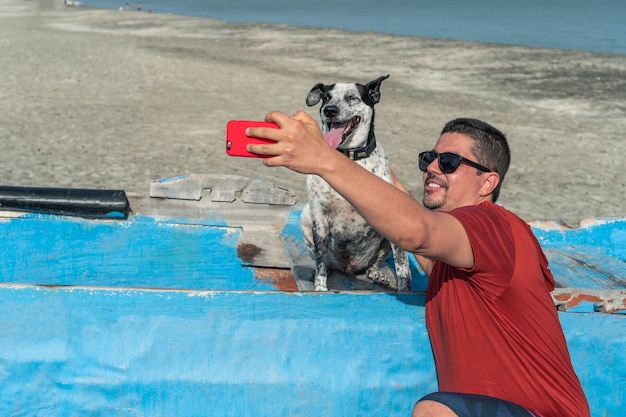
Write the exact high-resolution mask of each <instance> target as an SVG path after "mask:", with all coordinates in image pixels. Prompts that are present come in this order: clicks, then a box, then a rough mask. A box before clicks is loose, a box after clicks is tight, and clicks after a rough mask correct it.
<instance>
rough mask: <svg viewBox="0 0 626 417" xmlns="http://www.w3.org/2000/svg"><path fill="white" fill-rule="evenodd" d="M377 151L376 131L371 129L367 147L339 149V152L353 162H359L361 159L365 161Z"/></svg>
mask: <svg viewBox="0 0 626 417" xmlns="http://www.w3.org/2000/svg"><path fill="white" fill-rule="evenodd" d="M374 149H376V137H374V129H370V133H369V135H368V137H367V143H366V144H365V146H362V147H360V148H348V149H339V148H337V150H338V151H339V152H341V153H342V154H344V155H345V156H347V157H348V158H350V159H352V160H353V161H358V160H359V159H365V158H367V157H368V156H370V155H371V154H372V152H374Z"/></svg>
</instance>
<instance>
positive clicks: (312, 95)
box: [306, 83, 326, 107]
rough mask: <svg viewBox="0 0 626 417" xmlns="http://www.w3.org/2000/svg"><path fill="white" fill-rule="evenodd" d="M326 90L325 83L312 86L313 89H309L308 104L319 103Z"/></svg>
mask: <svg viewBox="0 0 626 417" xmlns="http://www.w3.org/2000/svg"><path fill="white" fill-rule="evenodd" d="M324 91H326V86H325V85H324V84H322V83H318V84H315V87H313V88H311V91H309V94H308V95H307V96H306V105H307V106H309V107H311V106H315V105H316V104H317V103H319V102H320V100H321V99H322V94H323V93H324Z"/></svg>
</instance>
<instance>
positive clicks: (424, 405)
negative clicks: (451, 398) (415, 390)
mask: <svg viewBox="0 0 626 417" xmlns="http://www.w3.org/2000/svg"><path fill="white" fill-rule="evenodd" d="M411 417H457V415H456V413H454V412H453V411H452V410H450V409H449V408H448V407H446V406H445V405H443V404H441V403H439V402H437V401H430V400H420V401H418V402H417V403H415V405H414V406H413V412H412V413H411Z"/></svg>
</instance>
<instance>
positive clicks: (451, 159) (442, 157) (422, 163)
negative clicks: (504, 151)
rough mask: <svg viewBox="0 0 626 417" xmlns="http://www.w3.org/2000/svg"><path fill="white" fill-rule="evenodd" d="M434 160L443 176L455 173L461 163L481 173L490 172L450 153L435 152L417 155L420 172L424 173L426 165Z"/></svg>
mask: <svg viewBox="0 0 626 417" xmlns="http://www.w3.org/2000/svg"><path fill="white" fill-rule="evenodd" d="M435 159H436V160H437V162H438V163H439V169H440V170H441V172H443V173H444V174H452V173H453V172H454V171H456V169H457V168H458V167H459V165H461V163H465V164H467V165H469V166H472V167H474V168H476V169H478V170H480V171H483V172H492V171H491V170H490V169H489V168H487V167H484V166H482V165H480V164H477V163H476V162H474V161H470V160H469V159H467V158H463V157H462V156H461V155H457V154H455V153H452V152H442V153H437V152H435V151H426V152H422V153H420V154H419V168H420V171H423V172H426V169H427V168H428V165H430V164H431V163H432V162H433V161H434V160H435Z"/></svg>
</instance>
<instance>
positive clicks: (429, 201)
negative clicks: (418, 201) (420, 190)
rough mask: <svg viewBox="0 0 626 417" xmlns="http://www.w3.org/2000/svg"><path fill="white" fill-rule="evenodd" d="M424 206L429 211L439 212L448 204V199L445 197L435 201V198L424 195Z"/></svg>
mask: <svg viewBox="0 0 626 417" xmlns="http://www.w3.org/2000/svg"><path fill="white" fill-rule="evenodd" d="M422 204H424V207H426V208H427V209H429V210H437V209H440V208H441V207H443V206H444V205H445V204H446V198H445V197H443V198H441V199H439V200H435V199H433V198H430V196H428V195H426V193H424V200H423V201H422Z"/></svg>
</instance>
